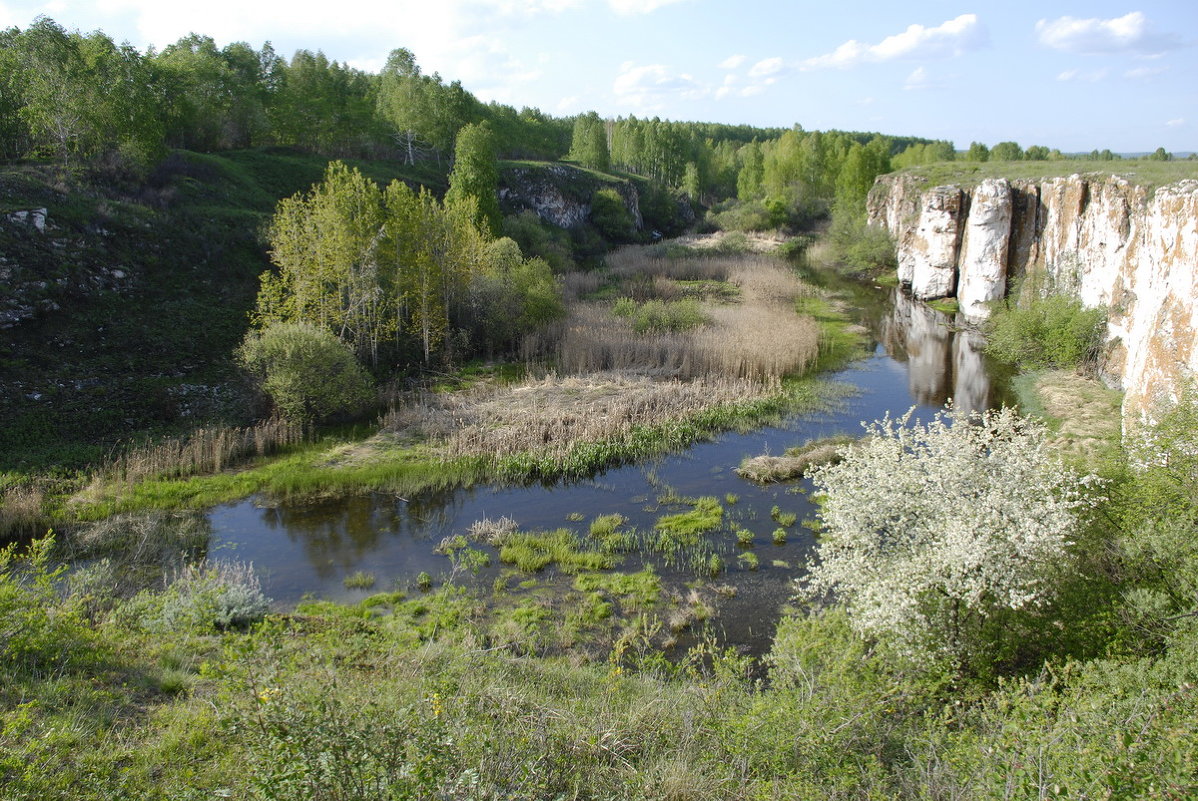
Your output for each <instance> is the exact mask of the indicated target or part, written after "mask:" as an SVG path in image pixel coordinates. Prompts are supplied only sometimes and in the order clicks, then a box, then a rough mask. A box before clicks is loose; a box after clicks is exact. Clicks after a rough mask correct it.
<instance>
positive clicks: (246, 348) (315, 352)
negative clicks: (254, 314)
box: [237, 322, 371, 423]
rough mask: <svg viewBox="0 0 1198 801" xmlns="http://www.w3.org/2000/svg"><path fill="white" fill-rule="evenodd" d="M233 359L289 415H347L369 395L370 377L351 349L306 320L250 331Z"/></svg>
mask: <svg viewBox="0 0 1198 801" xmlns="http://www.w3.org/2000/svg"><path fill="white" fill-rule="evenodd" d="M237 358H238V361H239V362H240V363H241V364H242V366H244V367H245V369H246V370H247V371H248V372H249V373H250V375H251V376H253V377H254V378H255V379H256V380H257V381H258V383H259V385H260V386H261V388H262V390H263V391H264V392H265V393H266V394H267V395H268V396H269V397H270V399H271V401H272V403H273V404H274V407H275V409H276V410H277V411H278V412H279V413H280V414H281V415H283V416H284V417H286V418H287V419H289V420H294V421H297V422H302V423H309V422H313V421H320V420H327V419H329V418H331V417H336V416H341V415H346V414H353V413H355V412H357V411H358V410H360V409H361V408H362V407H363V406H364V405H365V404H366V403H367V402H368V401H369V400H370V394H371V385H370V379H369V377H368V376H367V375H366V372H365V371H364V370H363V369H362V367H361V365H359V364H358V362H357V360H356V359H355V358H354V354H353V351H352V350H351V349H350V348H349V347H348V346H346V345H345V344H344V343H342V342H341V341H340V340H338V339H337V337H335V336H334V335H333V334H332V333H330V332H329V331H328V330H326V329H323V328H319V327H317V326H315V325H311V324H309V323H302V322H301V323H272V324H271V325H268V326H267V327H266V328H265V329H263V330H262V331H251V332H250V333H249V334H248V335H247V336H246V339H245V341H244V342H243V343H242V344H241V347H240V348H239V349H238V351H237Z"/></svg>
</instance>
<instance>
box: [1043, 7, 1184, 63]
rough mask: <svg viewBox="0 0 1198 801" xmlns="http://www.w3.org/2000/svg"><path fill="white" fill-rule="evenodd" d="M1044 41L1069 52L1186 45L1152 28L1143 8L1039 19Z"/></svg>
mask: <svg viewBox="0 0 1198 801" xmlns="http://www.w3.org/2000/svg"><path fill="white" fill-rule="evenodd" d="M1036 36H1037V38H1038V39H1039V40H1040V44H1042V45H1045V46H1046V47H1051V48H1053V49H1054V50H1064V51H1066V52H1069V53H1125V52H1126V53H1139V54H1141V55H1158V54H1160V53H1163V52H1165V51H1166V50H1174V49H1176V48H1178V47H1181V46H1182V42H1181V39H1180V38H1179V37H1178V36H1177V35H1176V34H1165V33H1157V32H1155V31H1152V30H1150V29H1149V25H1148V18H1147V17H1145V16H1144V14H1143V12H1140V11H1133V12H1131V13H1130V14H1124V15H1123V16H1122V17H1115V18H1113V19H1097V18H1090V19H1078V18H1076V17H1061V18H1059V19H1055V20H1052V21H1051V22H1049V21H1048V20H1046V19H1042V20H1040V21H1039V22H1037V23H1036Z"/></svg>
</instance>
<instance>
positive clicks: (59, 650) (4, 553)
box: [0, 535, 96, 742]
mask: <svg viewBox="0 0 1198 801" xmlns="http://www.w3.org/2000/svg"><path fill="white" fill-rule="evenodd" d="M53 549H54V537H53V536H52V535H47V536H45V537H43V538H42V539H38V540H34V541H33V542H31V543H30V544H29V545H28V547H27V548H25V549H24V550H23V551H18V550H17V546H16V544H15V543H14V544H12V545H9V546H8V547H7V548H0V673H4V674H7V673H8V671H10V670H14V671H17V672H31V673H36V674H41V673H43V672H48V671H59V670H62V669H63V668H66V667H68V666H73V665H76V664H78V663H80V662H83V661H86V660H87V659H88V658H89V657H91V656H92V655H93V652H94V648H95V647H96V642H95V636H94V634H93V633H92V630H91V629H90V628H89V627H88V626H87V624H86V622H85V621H84V620H83V617H82V615H81V614H80V611H81V606H80V604H79V603H77V602H76V601H75V599H73V598H72V599H67V600H65V601H64V600H62V599H60V598H59V596H58V592H57V591H56V589H55V582H56V581H57V580H58V578H59V577H60V576H61V575H62V574H63V572H64V571H65V569H66V568H65V567H57V568H55V567H52V566H51V564H50V554H51V552H52V551H53ZM0 742H3V738H2V737H0Z"/></svg>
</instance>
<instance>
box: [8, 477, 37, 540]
mask: <svg viewBox="0 0 1198 801" xmlns="http://www.w3.org/2000/svg"><path fill="white" fill-rule="evenodd" d="M45 500H46V493H45V491H44V490H43V489H42V488H41V487H38V486H37V485H35V484H33V483H21V484H16V485H13V486H9V487H6V488H5V489H4V490H3V492H0V541H3V540H5V539H9V538H13V539H15V538H17V537H27V536H33V535H35V534H45V533H46V529H47V527H48V526H49V515H48V514H47V513H46V511H45Z"/></svg>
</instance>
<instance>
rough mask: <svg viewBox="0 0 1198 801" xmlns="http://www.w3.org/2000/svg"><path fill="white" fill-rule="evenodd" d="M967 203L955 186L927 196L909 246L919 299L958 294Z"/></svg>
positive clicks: (912, 287) (941, 187) (933, 190)
mask: <svg viewBox="0 0 1198 801" xmlns="http://www.w3.org/2000/svg"><path fill="white" fill-rule="evenodd" d="M963 200H964V197H963V195H962V193H961V190H960V189H959V188H958V187H955V186H939V187H936V188H935V189H930V190H928V191H927V192H925V193H924V195H923V208H922V209H921V211H920V214H919V223H918V226H917V227H916V230H915V235H914V236H912V237H910V238H909V241H908V242H907V243H906V247H907V248H908V249H909V250H910V252H911V292H912V294H914V295H915V297H917V298H923V299H925V300H926V299H930V298H946V297H949V296H950V295H953V294H955V293H956V290H957V255H958V251H959V250H960V243H961V217H962V214H961V211H962V206H963ZM899 278H900V280H901V279H902V276H901V275H900V276H899Z"/></svg>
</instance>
